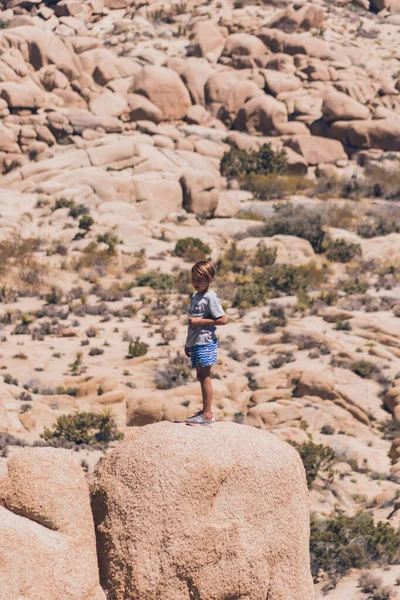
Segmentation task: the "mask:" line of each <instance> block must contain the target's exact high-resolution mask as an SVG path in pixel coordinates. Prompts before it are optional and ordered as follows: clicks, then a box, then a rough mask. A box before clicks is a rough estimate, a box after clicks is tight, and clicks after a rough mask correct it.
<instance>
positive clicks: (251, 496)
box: [91, 422, 313, 600]
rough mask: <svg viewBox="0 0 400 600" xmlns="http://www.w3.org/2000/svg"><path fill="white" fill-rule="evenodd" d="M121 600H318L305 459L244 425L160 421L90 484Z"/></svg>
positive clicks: (103, 568) (103, 561)
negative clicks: (202, 425)
mask: <svg viewBox="0 0 400 600" xmlns="http://www.w3.org/2000/svg"><path fill="white" fill-rule="evenodd" d="M91 493H92V509H93V514H94V519H95V524H96V531H97V548H98V554H99V564H100V573H101V581H102V585H103V586H104V588H105V589H106V590H107V594H108V597H109V598H110V599H111V600H122V599H124V598H128V597H129V598H131V599H132V600H134V599H139V598H140V600H156V599H157V600H158V599H159V598H163V600H181V599H182V600H183V599H185V600H186V599H187V598H188V597H189V598H202V599H204V600H206V599H207V600H217V599H218V600H228V598H243V599H245V598H246V599H249V600H250V599H251V600H258V599H259V600H265V598H271V599H273V600H287V599H288V598H290V599H291V600H311V598H312V597H313V591H312V581H311V578H310V571H309V556H308V527H309V526H308V494H307V488H306V485H305V478H304V470H303V466H302V464H301V461H300V459H299V456H298V454H297V453H296V452H295V451H294V450H293V449H292V448H291V447H290V446H289V445H286V444H284V443H282V442H281V441H280V440H279V439H278V438H277V437H275V436H273V435H271V434H267V433H265V432H261V431H257V430H256V429H252V428H249V427H246V426H243V425H236V424H232V423H218V424H216V425H215V426H214V427H213V428H212V429H208V428H196V427H187V426H185V425H184V424H182V425H181V424H171V423H165V422H164V423H159V424H156V425H149V426H146V427H143V428H141V429H139V430H137V431H136V433H135V434H134V435H133V436H132V437H131V438H130V439H128V440H126V441H124V442H122V443H121V444H119V445H118V447H117V448H116V449H115V450H114V451H113V452H112V453H111V454H110V455H108V456H107V457H106V458H105V459H104V460H102V461H101V463H100V464H99V466H98V467H97V469H96V471H95V473H94V476H93V478H92V482H91Z"/></svg>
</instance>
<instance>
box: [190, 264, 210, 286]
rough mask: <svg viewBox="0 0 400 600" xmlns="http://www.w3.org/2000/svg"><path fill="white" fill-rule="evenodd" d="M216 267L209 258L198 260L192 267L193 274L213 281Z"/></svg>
mask: <svg viewBox="0 0 400 600" xmlns="http://www.w3.org/2000/svg"><path fill="white" fill-rule="evenodd" d="M215 273H216V271H215V267H214V265H213V264H212V262H211V261H209V260H198V261H197V263H195V264H194V265H193V267H192V274H193V275H197V277H200V278H201V279H206V280H207V281H208V282H211V281H212V280H213V279H214V277H215Z"/></svg>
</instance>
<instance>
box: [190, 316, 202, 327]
mask: <svg viewBox="0 0 400 600" xmlns="http://www.w3.org/2000/svg"><path fill="white" fill-rule="evenodd" d="M189 325H190V327H201V326H202V325H203V319H200V318H199V317H189Z"/></svg>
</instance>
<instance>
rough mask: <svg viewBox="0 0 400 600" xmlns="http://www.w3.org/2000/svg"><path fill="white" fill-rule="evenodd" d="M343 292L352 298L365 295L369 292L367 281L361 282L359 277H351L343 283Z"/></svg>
mask: <svg viewBox="0 0 400 600" xmlns="http://www.w3.org/2000/svg"><path fill="white" fill-rule="evenodd" d="M342 290H343V291H344V292H346V294H349V295H350V296H352V295H353V294H365V293H366V292H367V291H368V283H367V281H363V280H362V281H360V280H359V278H358V277H355V278H353V277H350V278H349V279H347V280H346V281H344V282H343V283H342Z"/></svg>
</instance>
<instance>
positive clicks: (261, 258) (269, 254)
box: [253, 241, 277, 267]
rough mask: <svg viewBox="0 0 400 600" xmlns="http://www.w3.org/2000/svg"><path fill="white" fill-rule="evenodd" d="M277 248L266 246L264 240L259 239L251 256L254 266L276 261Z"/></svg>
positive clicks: (266, 265) (269, 264) (265, 265)
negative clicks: (252, 256)
mask: <svg viewBox="0 0 400 600" xmlns="http://www.w3.org/2000/svg"><path fill="white" fill-rule="evenodd" d="M276 255H277V249H276V248H268V246H266V245H265V242H263V241H261V242H260V243H259V244H258V245H257V248H256V253H255V255H254V258H253V264H254V265H255V266H256V267H269V266H271V265H273V264H274V263H275V261H276Z"/></svg>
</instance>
